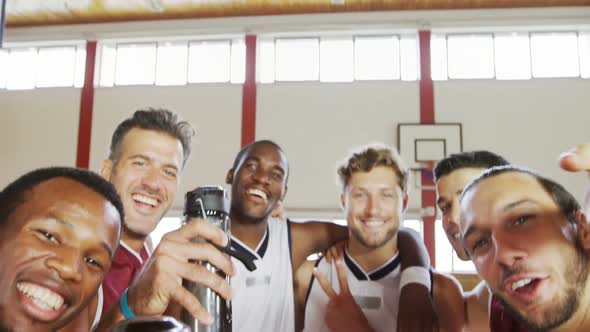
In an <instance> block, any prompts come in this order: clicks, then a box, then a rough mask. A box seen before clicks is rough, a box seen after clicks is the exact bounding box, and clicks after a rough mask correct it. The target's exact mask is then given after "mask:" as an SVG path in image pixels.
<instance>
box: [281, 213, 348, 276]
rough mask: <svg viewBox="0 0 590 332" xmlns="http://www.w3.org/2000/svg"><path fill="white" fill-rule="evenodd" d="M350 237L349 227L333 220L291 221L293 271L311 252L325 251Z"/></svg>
mask: <svg viewBox="0 0 590 332" xmlns="http://www.w3.org/2000/svg"><path fill="white" fill-rule="evenodd" d="M347 238H348V229H347V228H346V227H345V226H340V225H336V224H334V223H331V222H318V221H309V222H304V223H293V222H292V223H291V239H292V241H291V243H292V244H293V247H292V248H291V250H292V251H291V252H292V260H291V262H292V264H293V271H297V269H298V268H299V266H301V264H303V262H305V260H306V259H307V257H308V256H309V255H311V254H315V253H318V252H323V251H325V250H326V249H328V248H329V247H330V246H331V245H332V244H334V243H336V242H340V241H342V240H345V239H347Z"/></svg>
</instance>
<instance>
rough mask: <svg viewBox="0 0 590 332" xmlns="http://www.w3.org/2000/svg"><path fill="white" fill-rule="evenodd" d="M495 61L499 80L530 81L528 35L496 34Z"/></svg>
mask: <svg viewBox="0 0 590 332" xmlns="http://www.w3.org/2000/svg"><path fill="white" fill-rule="evenodd" d="M494 59H495V64H496V66H495V67H496V68H495V69H496V78H497V79H499V80H515V79H521V80H526V79H530V78H531V47H530V42H529V36H528V34H523V33H501V34H496V35H495V36H494Z"/></svg>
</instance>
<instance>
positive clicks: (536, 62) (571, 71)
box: [531, 32, 580, 77]
mask: <svg viewBox="0 0 590 332" xmlns="http://www.w3.org/2000/svg"><path fill="white" fill-rule="evenodd" d="M577 37H578V36H577V34H576V33H575V32H571V33H568V32H566V33H533V34H531V58H532V68H533V77H578V76H580V64H579V52H578V38H577Z"/></svg>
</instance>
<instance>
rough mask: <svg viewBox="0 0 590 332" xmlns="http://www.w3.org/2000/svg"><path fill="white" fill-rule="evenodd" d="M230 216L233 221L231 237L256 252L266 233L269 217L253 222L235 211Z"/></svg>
mask: <svg viewBox="0 0 590 332" xmlns="http://www.w3.org/2000/svg"><path fill="white" fill-rule="evenodd" d="M229 216H230V220H231V235H232V236H233V237H235V238H236V239H238V240H240V241H242V243H244V244H245V245H247V246H248V247H249V248H250V249H252V250H255V249H256V247H257V246H258V244H259V243H260V241H261V240H262V237H263V236H264V232H265V231H266V226H267V225H268V217H266V218H263V219H262V220H252V219H250V218H246V217H244V216H243V215H241V214H239V213H236V212H235V210H233V209H232V210H231V211H230V215H229Z"/></svg>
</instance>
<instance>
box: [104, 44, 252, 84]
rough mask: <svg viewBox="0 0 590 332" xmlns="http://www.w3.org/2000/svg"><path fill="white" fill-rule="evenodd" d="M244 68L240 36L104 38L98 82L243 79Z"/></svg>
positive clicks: (206, 81) (195, 81) (178, 81)
mask: <svg viewBox="0 0 590 332" xmlns="http://www.w3.org/2000/svg"><path fill="white" fill-rule="evenodd" d="M245 68H246V47H245V44H244V40H243V39H233V40H231V39H224V40H191V41H188V40H169V41H160V42H148V43H111V42H105V43H103V44H102V45H101V47H100V72H99V73H100V74H99V85H100V86H104V87H112V86H115V85H153V84H155V85H186V84H187V83H230V82H231V83H243V82H244V79H245V70H246V69H245Z"/></svg>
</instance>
